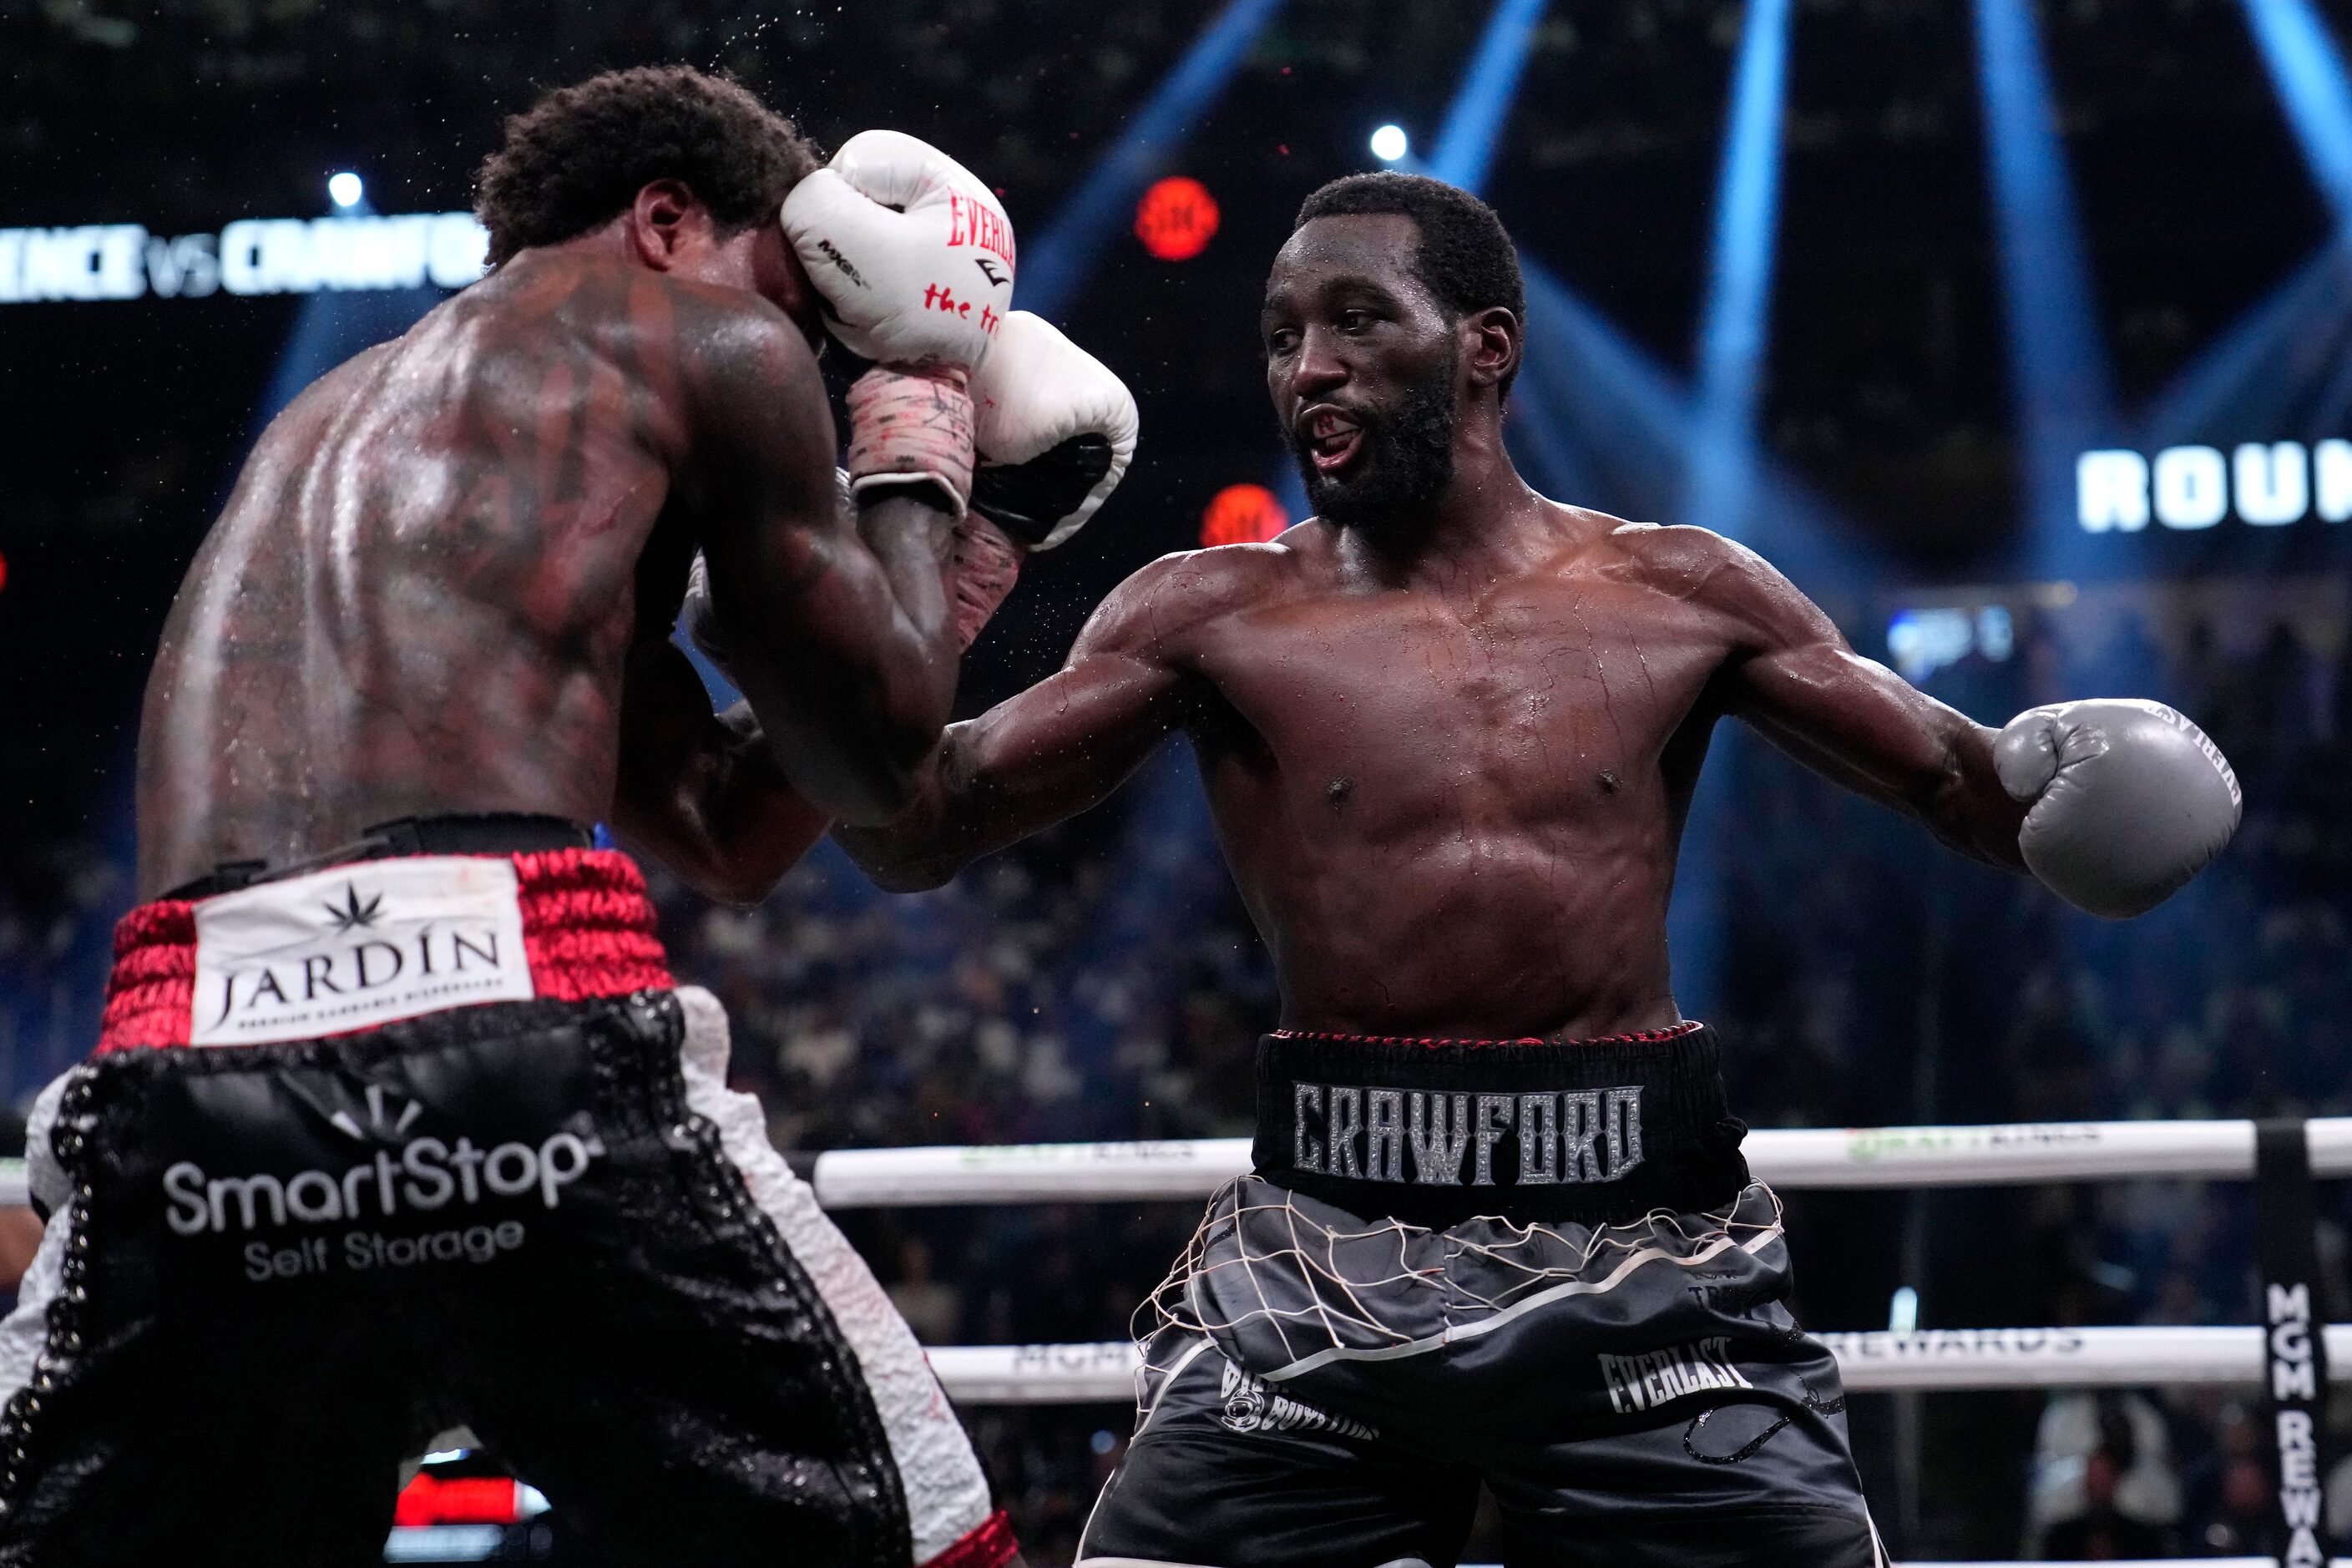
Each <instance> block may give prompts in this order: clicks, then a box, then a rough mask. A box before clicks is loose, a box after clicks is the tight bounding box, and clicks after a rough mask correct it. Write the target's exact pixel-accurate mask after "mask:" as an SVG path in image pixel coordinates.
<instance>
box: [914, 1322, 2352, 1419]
mask: <svg viewBox="0 0 2352 1568" xmlns="http://www.w3.org/2000/svg"><path fill="white" fill-rule="evenodd" d="M1814 1337H1815V1338H1816V1339H1819V1340H1820V1341H1822V1343H1824V1344H1826V1345H1828V1346H1829V1348H1830V1352H1831V1353H1832V1354H1833V1355H1834V1356H1836V1357H1837V1363H1838V1373H1839V1376H1840V1377H1841V1378H1842V1379H1843V1381H1844V1384H1845V1386H1846V1389H1847V1391H1848V1392H1850V1393H1864V1394H1885V1393H1894V1392H1897V1391H1900V1390H1906V1389H1923V1390H1937V1391H1943V1392H1950V1391H1954V1390H1959V1389H2006V1388H2097V1387H2130V1388H2156V1387H2165V1386H2171V1385H2176V1384H2258V1383H2260V1382H2261V1381H2262V1376H2263V1331H2262V1330H2261V1329H2259V1328H2192V1327H2175V1326H2163V1327H2157V1328H2106V1329H1923V1330H1921V1331H1918V1332H1917V1333H1911V1334H1891V1333H1885V1332H1872V1333H1828V1334H1817V1335H1815V1336H1814ZM929 1356H930V1361H931V1370H932V1371H933V1372H935V1373H938V1374H939V1378H940V1384H942V1385H943V1386H945V1388H946V1389H947V1391H948V1394H949V1396H950V1398H953V1399H958V1400H961V1401H962V1402H963V1403H964V1404H967V1405H1089V1404H1098V1403H1099V1404H1111V1403H1119V1402H1125V1401H1129V1400H1132V1399H1133V1398H1134V1397H1135V1368H1136V1352H1135V1347H1134V1346H1133V1345H1132V1344H1129V1342H1127V1341H1125V1340H1109V1341H1105V1342H1101V1343H1098V1344H1070V1345H937V1346H934V1347H932V1349H931V1350H930V1351H929ZM2327 1363H2328V1368H2329V1372H2330V1375H2331V1376H2332V1377H2333V1378H2334V1379H2336V1381H2339V1382H2352V1323H2336V1324H2333V1325H2331V1326H2330V1327H2329V1328H2328V1331H2327Z"/></svg>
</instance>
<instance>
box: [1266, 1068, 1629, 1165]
mask: <svg viewBox="0 0 2352 1568" xmlns="http://www.w3.org/2000/svg"><path fill="white" fill-rule="evenodd" d="M1291 1093H1292V1101H1291V1103H1292V1107H1293V1110H1294V1116H1293V1120H1292V1148H1293V1150H1294V1161H1295V1163H1296V1165H1297V1169H1299V1170H1301V1171H1307V1172H1314V1173H1320V1174H1324V1175H1331V1176H1349V1177H1353V1178H1355V1179H1357V1180H1359V1181H1367V1182H1408V1181H1409V1182H1417V1183H1423V1184H1436V1185H1441V1186H1455V1185H1459V1184H1462V1183H1463V1182H1464V1181H1465V1179H1466V1180H1467V1181H1468V1182H1469V1184H1471V1185H1473V1186H1480V1187H1491V1186H1493V1185H1495V1184H1496V1175H1497V1173H1496V1169H1495V1146H1496V1144H1497V1143H1500V1142H1502V1141H1503V1140H1504V1138H1505V1137H1506V1136H1507V1135H1510V1134H1512V1133H1514V1132H1516V1133H1517V1138H1516V1139H1515V1140H1514V1141H1515V1142H1517V1144H1518V1150H1519V1157H1518V1162H1517V1172H1516V1173H1514V1175H1513V1180H1515V1181H1516V1182H1517V1184H1518V1185H1520V1186H1530V1185H1543V1184H1550V1183H1558V1182H1613V1181H1615V1180H1616V1179H1617V1178H1618V1177H1620V1176H1622V1175H1623V1174H1624V1173H1626V1172H1628V1171H1630V1170H1632V1169H1633V1167H1634V1166H1636V1165H1638V1164H1640V1163H1642V1089H1641V1086H1640V1085H1638V1084H1624V1085H1621V1086H1619V1087H1617V1088H1614V1089H1585V1090H1581V1091H1571V1092H1569V1093H1565V1094H1445V1093H1429V1092H1424V1091H1423V1090H1421V1089H1381V1088H1378V1087H1375V1086H1371V1085H1358V1084H1351V1083H1335V1084H1328V1085H1327V1084H1320V1083H1300V1084H1294V1085H1293V1086H1292V1089H1291ZM1408 1150H1409V1151H1411V1153H1412V1159H1411V1161H1410V1162H1408V1161H1407V1160H1406V1158H1405V1155H1406V1152H1407V1151H1408ZM1465 1160H1466V1163H1467V1164H1468V1167H1469V1169H1468V1171H1467V1173H1466V1178H1465V1171H1464V1169H1463V1167H1464V1165H1465ZM1408 1164H1409V1165H1410V1170H1408Z"/></svg>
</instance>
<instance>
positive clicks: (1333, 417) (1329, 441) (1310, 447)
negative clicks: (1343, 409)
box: [1298, 405, 1364, 474]
mask: <svg viewBox="0 0 2352 1568" xmlns="http://www.w3.org/2000/svg"><path fill="white" fill-rule="evenodd" d="M1298 429H1299V434H1300V435H1301V436H1302V437H1304V438H1305V445H1306V447H1307V458H1308V460H1309V461H1311V462H1312V463H1314V465H1315V471H1316V472H1318V473H1322V474H1329V473H1336V472H1338V471H1339V469H1341V468H1346V467H1347V466H1348V464H1349V460H1350V459H1352V458H1354V457H1355V455H1356V453H1357V452H1358V451H1359V450H1360V448H1361V447H1363V444H1364V427H1363V426H1361V425H1359V424H1357V423H1356V421H1355V420H1354V419H1352V418H1350V417H1349V416H1347V415H1345V414H1342V413H1340V412H1339V410H1338V409H1336V408H1333V407H1331V406H1329V405H1324V406H1321V407H1318V408H1311V409H1309V410H1307V414H1306V415H1305V416H1303V417H1302V418H1301V419H1300V420H1299V422H1298Z"/></svg>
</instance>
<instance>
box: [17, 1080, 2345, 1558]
mask: <svg viewBox="0 0 2352 1568" xmlns="http://www.w3.org/2000/svg"><path fill="white" fill-rule="evenodd" d="M2305 1127H2306V1130H2307V1136H2308V1138H2309V1141H2310V1148H2311V1169H2312V1174H2313V1175H2314V1176H2316V1177H2323V1178H2324V1177H2329V1176H2344V1175H2352V1117H2341V1116H2331V1117H2316V1118H2314V1119H2313V1120H2311V1121H2308V1122H2306V1123H2305ZM1742 1147H1743V1150H1744V1152H1746V1154H1747V1156H1748V1168H1749V1169H1750V1170H1751V1171H1752V1172H1753V1173H1755V1174H1756V1175H1757V1176H1758V1177H1759V1179H1761V1180H1763V1181H1767V1182H1769V1183H1771V1184H1773V1185H1775V1186H1777V1187H1781V1188H1787V1189H1792V1190H1793V1189H1804V1188H1834V1187H1844V1188H1871V1187H1904V1186H1914V1187H1918V1186H1991V1185H2000V1184H2023V1183H2033V1182H2066V1181H2092V1180H2115V1179H2120V1178H2125V1177H2134V1176H2154V1177H2222V1178H2231V1177H2236V1178H2244V1177H2248V1176H2251V1175H2252V1174H2253V1169H2254V1124H2253V1123H2252V1121H2037V1122H2015V1123H2009V1124H2004V1125H1992V1126H1975V1127H1881V1128H1787V1129H1780V1128H1775V1129H1764V1130H1759V1131H1751V1132H1749V1133H1748V1137H1747V1141H1746V1142H1745V1143H1744V1144H1743V1146H1742ZM1249 1149H1250V1144H1249V1140H1248V1139H1246V1138H1193V1139H1176V1140H1167V1141H1161V1142H1113V1143H1020V1144H1001V1145H976V1146H970V1147H956V1146H935V1147H928V1148H910V1149H843V1150H835V1151H832V1152H827V1153H824V1154H820V1155H818V1156H817V1159H816V1169H815V1174H814V1186H815V1188H816V1195H817V1201H818V1202H819V1203H821V1204H823V1205H824V1206H825V1207H827V1208H832V1209H847V1208H871V1207H878V1206H882V1205H945V1204H1017V1203H1073V1202H1099V1201H1104V1200H1113V1199H1128V1200H1135V1199H1197V1198H1203V1197H1206V1196H1207V1195H1208V1194H1210V1193H1212V1192H1213V1191H1215V1189H1216V1188H1217V1187H1218V1186H1219V1185H1220V1184H1223V1182H1224V1181H1226V1180H1227V1179H1228V1178H1230V1177H1233V1176H1235V1175H1239V1174H1240V1173H1243V1172H1244V1171H1246V1170H1247V1169H1248V1168H1249V1164H1250V1154H1249ZM25 1201H26V1185H25V1163H24V1162H23V1161H22V1160H0V1206H13V1205H22V1204H23V1203H24V1202H25ZM1818 1337H1819V1338H1820V1339H1821V1340H1822V1342H1825V1343H1826V1344H1827V1345H1828V1346H1829V1347H1830V1350H1831V1351H1832V1353H1834V1354H1835V1355H1836V1357H1837V1361H1838V1367H1839V1371H1840V1373H1842V1374H1843V1379H1844V1382H1845V1386H1846V1387H1847V1388H1849V1389H1852V1390H1855V1391H1860V1392H1870V1391H1893V1390H1903V1389H2011V1388H2047V1387H2060V1388H2063V1387H2089V1386H2116V1385H2128V1386H2136V1387H2153V1386H2158V1385H2168V1384H2213V1383H2243V1384H2252V1383H2258V1382H2259V1381H2260V1379H2261V1373H2262V1363H2263V1331H2262V1330H2260V1329H2258V1328H2239V1327H2220V1328H2214V1327H2188V1326H2179V1327H2174V1326H2160V1327H2140V1328H2077V1329H1931V1330H1925V1331H1920V1332H1917V1333H1914V1334H1891V1333H1885V1332H1869V1333H1825V1334H1822V1335H1819V1336H1818ZM2327 1347H2328V1363H2329V1366H2330V1368H2331V1369H2332V1370H2333V1373H2334V1375H2335V1376H2336V1377H2337V1378H2338V1379H2341V1380H2345V1381H2352V1325H2341V1324H2339V1325H2336V1326H2333V1327H2331V1328H2329V1329H2328V1331H2327ZM929 1354H930V1359H931V1364H932V1366H933V1368H934V1369H935V1370H936V1371H937V1372H938V1373H939V1376H940V1382H941V1383H942V1384H945V1385H946V1387H947V1391H948V1393H949V1394H950V1395H952V1396H953V1397H955V1398H957V1399H961V1400H962V1401H964V1402H965V1403H967V1404H971V1405H1066V1404H1088V1403H1096V1402H1110V1401H1123V1400H1128V1399H1131V1398H1132V1397H1134V1392H1135V1384H1134V1373H1135V1348H1134V1346H1132V1345H1131V1344H1129V1343H1128V1342H1125V1341H1111V1342H1103V1343H1098V1344H1062V1345H943V1346H937V1347H934V1348H933V1349H932V1350H931V1351H930V1352H929ZM2249 1561H2252V1560H2251V1559H2250V1560H2249Z"/></svg>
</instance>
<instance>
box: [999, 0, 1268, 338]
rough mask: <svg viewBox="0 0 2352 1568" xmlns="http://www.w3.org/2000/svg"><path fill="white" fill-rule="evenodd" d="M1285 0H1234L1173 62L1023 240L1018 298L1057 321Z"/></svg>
mask: <svg viewBox="0 0 2352 1568" xmlns="http://www.w3.org/2000/svg"><path fill="white" fill-rule="evenodd" d="M1281 8H1282V0H1230V4H1228V5H1226V6H1225V8H1224V9H1223V11H1221V12H1219V13H1218V14H1217V16H1216V19H1215V20H1214V21H1213V22H1211V23H1210V24H1209V25H1208V26H1207V27H1205V28H1203V29H1202V33H1201V36H1200V37H1197V38H1195V39H1194V40H1193V41H1192V47H1191V48H1190V49H1188V50H1186V51H1185V54H1184V58H1182V59H1181V60H1179V61H1178V62H1177V64H1176V68H1175V69H1173V70H1171V71H1170V72H1169V73H1168V75H1167V76H1166V77H1164V78H1162V79H1161V80H1160V86H1159V87H1158V89H1155V90H1154V91H1153V92H1152V95H1151V98H1150V101H1148V102H1147V103H1145V104H1144V106H1143V108H1142V110H1141V111H1140V112H1139V113H1138V114H1137V115H1136V117H1135V119H1134V120H1133V121H1130V122H1129V125H1128V128H1127V130H1126V131H1125V132H1122V133H1121V134H1120V136H1119V139H1118V142H1117V143H1116V144H1114V145H1113V146H1112V148H1111V150H1110V151H1109V152H1108V153H1104V154H1103V156H1102V157H1101V159H1100V160H1099V161H1097V163H1096V164H1095V166H1094V167H1093V168H1092V169H1091V170H1089V171H1087V177H1086V178H1085V179H1084V180H1083V181H1081V182H1080V183H1079V184H1078V188H1077V189H1076V190H1075V191H1073V192H1071V193H1070V195H1069V196H1068V197H1067V198H1066V199H1065V200H1064V201H1063V203H1062V205H1061V209H1060V210H1059V211H1057V212H1056V213H1055V215H1054V216H1053V219H1052V221H1051V222H1049V223H1047V224H1046V226H1045V231H1044V232H1043V233H1042V234H1040V235H1039V236H1038V237H1037V238H1036V239H1035V240H1034V241H1032V242H1029V243H1028V244H1026V245H1024V247H1023V248H1024V251H1025V252H1026V255H1025V256H1024V264H1025V266H1024V271H1023V272H1022V274H1021V279H1020V282H1019V283H1018V284H1017V285H1016V286H1015V288H1014V291H1013V302H1014V303H1015V304H1017V305H1019V306H1020V307H1021V308H1022V309H1023V310H1034V311H1035V312H1037V314H1039V315H1041V316H1044V317H1045V318H1046V319H1047V320H1048V321H1059V320H1061V319H1062V317H1063V315H1064V313H1065V312H1066V310H1068V309H1069V308H1070V306H1071V304H1072V303H1073V302H1074V301H1075V300H1076V299H1077V296H1078V294H1079V291H1080V290H1082V289H1084V288H1085V287H1086V285H1087V280H1088V279H1091V278H1092V277H1093V276H1094V270H1095V267H1096V265H1097V263H1098V262H1099V261H1100V260H1101V258H1102V253H1103V249H1104V247H1107V246H1108V245H1109V243H1110V241H1111V237H1112V236H1114V235H1116V234H1118V232H1119V231H1120V229H1121V228H1122V227H1123V226H1124V224H1125V220H1126V217H1127V215H1128V212H1129V209H1131V208H1132V207H1133V206H1134V205H1135V202H1136V198H1137V197H1138V196H1139V195H1142V193H1143V187H1144V186H1145V185H1147V184H1150V182H1151V180H1152V179H1153V177H1154V176H1156V175H1158V174H1160V172H1161V171H1162V170H1163V169H1164V168H1165V167H1166V164H1167V161H1168V159H1169V157H1170V155H1171V154H1172V153H1174V152H1175V151H1176V150H1177V149H1178V148H1180V147H1181V146H1182V145H1183V143H1184V139H1185V138H1186V137H1188V136H1190V135H1191V134H1192V130H1193V128H1194V126H1195V125H1197V124H1198V123H1199V121H1201V119H1202V116H1203V115H1205V114H1207V113H1208V111H1209V110H1210V108H1211V107H1212V106H1213V105H1214V104H1215V102H1216V100H1217V99H1218V97H1219V96H1220V95H1221V94H1223V91H1224V89H1225V88H1226V86H1227V85H1228V84H1229V83H1231V81H1232V80H1233V76H1234V70H1235V69H1236V68H1238V67H1239V66H1240V65H1241V62H1242V60H1243V59H1244V58H1245V57H1246V56H1247V55H1248V54H1249V51H1250V46H1251V45H1253V44H1255V42H1256V41H1257V36H1258V34H1259V33H1261V32H1263V31H1264V30H1265V25H1266V23H1267V22H1268V21H1270V20H1272V19H1273V16H1274V14H1275V13H1276V11H1278V10H1280V9H1281Z"/></svg>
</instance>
